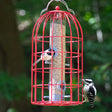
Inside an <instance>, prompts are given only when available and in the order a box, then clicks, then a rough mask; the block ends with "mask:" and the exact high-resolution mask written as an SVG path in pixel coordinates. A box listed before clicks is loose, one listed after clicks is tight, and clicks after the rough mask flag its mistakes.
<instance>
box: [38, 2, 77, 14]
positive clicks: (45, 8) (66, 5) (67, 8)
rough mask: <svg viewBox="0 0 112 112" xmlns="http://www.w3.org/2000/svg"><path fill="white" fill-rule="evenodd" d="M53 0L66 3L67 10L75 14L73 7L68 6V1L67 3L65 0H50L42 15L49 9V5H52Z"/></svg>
mask: <svg viewBox="0 0 112 112" xmlns="http://www.w3.org/2000/svg"><path fill="white" fill-rule="evenodd" d="M53 1H56V2H61V3H62V4H64V5H65V7H66V8H67V10H68V11H69V12H71V13H73V15H75V12H74V11H73V10H72V9H70V8H69V7H68V5H67V3H66V2H65V1H64V0H51V1H49V2H48V4H47V7H46V8H45V9H43V10H42V11H41V13H40V15H42V14H43V13H44V12H45V11H47V10H48V8H49V5H50V4H51V2H53Z"/></svg>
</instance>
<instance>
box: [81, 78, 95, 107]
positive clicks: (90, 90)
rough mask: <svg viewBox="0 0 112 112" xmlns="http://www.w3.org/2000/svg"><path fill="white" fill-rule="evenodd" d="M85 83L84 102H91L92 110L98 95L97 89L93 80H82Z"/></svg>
mask: <svg viewBox="0 0 112 112" xmlns="http://www.w3.org/2000/svg"><path fill="white" fill-rule="evenodd" d="M82 81H83V82H84V84H85V85H84V87H83V92H84V97H85V100H84V101H83V103H84V102H89V103H90V105H91V108H93V107H94V101H95V96H96V94H97V90H96V87H95V86H94V83H93V81H92V79H82Z"/></svg>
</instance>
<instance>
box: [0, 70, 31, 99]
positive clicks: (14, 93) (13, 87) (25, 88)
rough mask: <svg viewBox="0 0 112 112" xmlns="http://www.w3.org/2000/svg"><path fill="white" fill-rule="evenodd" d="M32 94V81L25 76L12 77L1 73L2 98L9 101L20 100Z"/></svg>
mask: <svg viewBox="0 0 112 112" xmlns="http://www.w3.org/2000/svg"><path fill="white" fill-rule="evenodd" d="M29 92H30V80H29V79H28V78H27V77H26V76H25V75H24V74H23V75H20V76H19V77H12V76H10V75H9V74H7V73H6V72H0V97H1V98H5V99H7V100H9V101H12V100H19V99H20V98H22V97H24V96H27V95H28V93H29Z"/></svg>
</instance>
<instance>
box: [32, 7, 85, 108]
mask: <svg viewBox="0 0 112 112" xmlns="http://www.w3.org/2000/svg"><path fill="white" fill-rule="evenodd" d="M48 48H51V51H49V53H51V55H52V58H51V60H50V64H46V63H45V60H44V59H43V56H42V59H41V61H40V62H39V63H37V64H35V65H34V63H36V61H37V60H38V59H39V58H40V57H41V54H42V53H45V50H46V49H48ZM53 52H54V53H55V55H53ZM31 55H32V60H31V103H32V104H35V105H46V106H70V105H79V104H82V103H83V89H82V88H83V82H82V81H81V79H83V31H82V28H81V25H80V23H79V21H78V20H77V18H76V16H75V15H72V14H71V13H70V12H67V11H61V10H59V7H57V8H56V10H53V11H49V12H46V13H45V14H43V15H41V16H40V17H39V19H38V20H37V21H36V23H35V25H34V28H33V32H32V54H31Z"/></svg>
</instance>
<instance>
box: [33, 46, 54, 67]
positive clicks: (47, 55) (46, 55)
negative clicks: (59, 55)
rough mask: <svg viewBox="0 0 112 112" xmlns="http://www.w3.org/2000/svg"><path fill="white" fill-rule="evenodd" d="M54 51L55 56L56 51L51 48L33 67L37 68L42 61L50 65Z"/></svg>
mask: <svg viewBox="0 0 112 112" xmlns="http://www.w3.org/2000/svg"><path fill="white" fill-rule="evenodd" d="M52 51H53V56H54V55H55V51H54V50H53V49H51V48H49V49H47V50H45V51H44V52H43V53H42V54H41V56H40V58H39V59H38V60H37V61H36V62H35V63H33V66H35V64H37V63H38V62H40V61H41V60H44V61H45V63H46V64H48V61H49V60H51V59H52Z"/></svg>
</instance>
